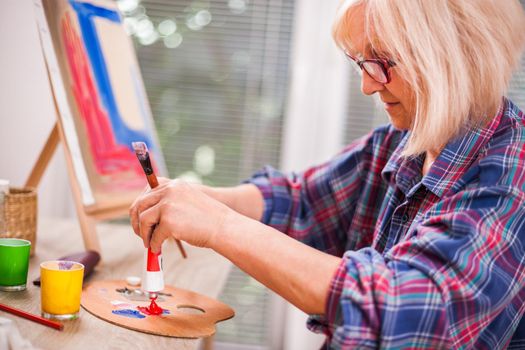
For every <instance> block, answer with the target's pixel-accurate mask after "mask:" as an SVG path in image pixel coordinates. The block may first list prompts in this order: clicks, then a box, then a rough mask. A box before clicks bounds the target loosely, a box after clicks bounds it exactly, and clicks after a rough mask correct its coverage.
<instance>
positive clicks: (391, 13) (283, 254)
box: [130, 0, 525, 349]
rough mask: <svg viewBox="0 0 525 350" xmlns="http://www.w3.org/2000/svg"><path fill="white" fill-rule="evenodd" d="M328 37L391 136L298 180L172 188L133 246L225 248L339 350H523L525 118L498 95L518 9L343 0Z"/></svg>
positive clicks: (137, 222)
mask: <svg viewBox="0 0 525 350" xmlns="http://www.w3.org/2000/svg"><path fill="white" fill-rule="evenodd" d="M334 38H335V40H336V42H337V43H338V44H339V46H340V47H341V48H342V49H343V51H344V52H345V54H346V55H347V56H348V57H349V58H350V59H351V60H352V61H354V62H355V64H356V65H357V67H358V68H360V70H361V71H362V85H361V89H362V92H363V93H364V94H366V95H372V94H377V95H378V97H379V99H380V100H381V101H382V102H383V105H384V108H385V109H386V111H387V113H388V115H389V117H390V121H391V125H387V126H384V127H380V128H378V129H376V130H373V131H372V132H371V133H370V134H369V135H367V136H365V137H363V138H361V139H360V140H358V141H356V142H354V143H352V144H351V145H349V146H348V147H347V148H346V149H344V150H343V151H342V152H341V153H340V154H339V155H338V156H336V157H335V158H334V159H332V160H330V161H328V162H327V163H325V164H322V165H319V166H315V167H312V168H310V169H308V170H306V171H304V172H301V173H298V174H283V173H281V172H278V171H276V170H274V169H272V168H270V167H267V168H265V169H264V170H262V171H261V172H259V173H257V174H256V175H255V176H254V177H253V178H252V179H251V180H249V181H248V183H246V184H243V185H240V186H238V187H235V188H209V187H205V186H196V185H189V184H185V183H182V182H178V181H169V180H167V179H164V180H163V185H162V186H160V187H159V188H158V189H155V190H153V191H150V192H146V193H145V194H143V195H142V196H140V197H139V198H138V199H137V200H136V201H135V203H134V204H133V206H132V208H131V210H130V213H131V218H132V224H133V228H134V230H135V232H136V233H137V234H139V235H140V236H141V237H142V239H143V240H144V245H145V246H151V247H152V249H153V250H158V249H160V246H161V243H162V242H163V241H164V240H165V239H166V238H168V237H169V236H173V237H175V238H178V239H181V240H184V241H186V242H188V243H190V244H193V245H196V246H200V247H208V248H212V249H214V250H215V251H217V252H218V253H219V254H222V255H224V256H225V257H226V258H228V259H230V260H231V261H232V262H233V263H235V264H236V265H237V266H239V267H240V268H241V269H243V270H244V271H246V272H247V273H248V274H250V275H251V276H253V277H254V278H256V279H257V280H259V281H261V282H262V283H263V284H265V285H266V286H268V287H269V288H271V289H273V290H274V291H276V292H277V293H278V294H280V295H281V296H283V297H284V298H285V299H287V300H288V301H290V302H291V303H293V304H294V305H296V306H297V307H298V308H300V309H302V310H303V311H305V312H306V313H309V314H311V317H310V320H309V327H310V328H311V329H312V330H314V331H318V332H324V333H325V334H326V335H327V342H326V345H327V347H329V348H378V347H381V348H427V349H452V348H473V349H505V348H516V349H517V348H524V347H525V318H524V313H525V116H524V114H523V113H522V112H521V111H520V110H519V109H518V107H517V106H516V105H515V104H513V103H512V102H511V101H509V100H508V99H506V98H505V97H503V96H504V94H505V92H506V89H507V86H508V83H509V80H510V78H511V75H512V71H513V69H514V68H516V66H517V65H518V63H519V61H520V56H521V53H522V51H523V47H524V45H525V14H524V11H523V8H522V7H521V5H520V3H519V2H518V1H517V0H503V1H502V0H396V1H391V0H360V1H356V0H346V1H343V2H342V4H341V6H340V9H339V13H338V15H337V19H336V22H335V25H334ZM283 233H285V234H283Z"/></svg>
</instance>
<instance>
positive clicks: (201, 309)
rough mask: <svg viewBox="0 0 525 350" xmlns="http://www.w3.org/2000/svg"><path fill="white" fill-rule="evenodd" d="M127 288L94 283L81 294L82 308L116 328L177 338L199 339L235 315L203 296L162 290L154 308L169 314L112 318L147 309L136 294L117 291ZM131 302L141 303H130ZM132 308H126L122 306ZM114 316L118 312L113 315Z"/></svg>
mask: <svg viewBox="0 0 525 350" xmlns="http://www.w3.org/2000/svg"><path fill="white" fill-rule="evenodd" d="M124 287H128V288H130V286H129V285H127V284H126V282H125V281H95V282H92V283H90V284H89V285H87V286H86V287H85V288H84V290H83V291H82V301H81V304H82V307H83V308H84V309H86V310H87V311H89V312H90V313H91V314H93V315H95V316H97V317H99V318H101V319H103V320H105V321H108V322H110V323H113V324H115V325H117V326H121V327H125V328H129V329H133V330H136V331H139V332H144V333H150V334H157V335H163V336H166V337H178V338H200V337H208V336H211V335H213V334H215V324H216V323H217V322H220V321H224V320H227V319H230V318H232V317H233V316H234V315H235V312H234V311H233V309H232V308H231V307H229V306H228V305H226V304H224V303H221V302H220V301H217V300H215V299H212V298H209V297H207V296H204V295H201V294H198V293H195V292H191V291H188V290H184V289H179V288H175V287H171V286H166V288H165V289H164V290H163V291H162V292H163V293H168V294H171V296H166V295H159V298H158V299H157V304H158V305H159V306H160V307H162V308H163V309H166V310H168V311H169V314H163V315H160V316H148V315H145V314H143V315H144V316H145V318H140V319H139V318H130V317H127V316H123V315H118V314H114V313H113V312H112V311H113V310H125V309H134V310H137V306H148V305H149V301H148V300H147V298H146V297H144V296H140V295H139V294H132V295H126V294H125V293H119V292H117V289H121V288H124ZM132 299H143V301H141V300H132ZM126 304H127V305H129V306H133V308H132V307H126V306H125V305H126ZM116 312H118V311H116Z"/></svg>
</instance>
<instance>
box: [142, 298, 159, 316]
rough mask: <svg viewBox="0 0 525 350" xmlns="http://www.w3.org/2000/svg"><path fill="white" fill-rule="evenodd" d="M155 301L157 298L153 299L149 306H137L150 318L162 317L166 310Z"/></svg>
mask: <svg viewBox="0 0 525 350" xmlns="http://www.w3.org/2000/svg"><path fill="white" fill-rule="evenodd" d="M155 299H157V298H151V303H150V304H149V306H137V310H139V311H140V312H142V313H143V314H146V315H149V316H158V315H162V312H163V311H164V310H163V309H162V308H161V307H160V306H158V305H157V303H156V302H155Z"/></svg>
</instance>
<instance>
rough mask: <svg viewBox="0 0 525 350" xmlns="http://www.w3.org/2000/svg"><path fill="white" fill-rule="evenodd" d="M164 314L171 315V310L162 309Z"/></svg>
mask: <svg viewBox="0 0 525 350" xmlns="http://www.w3.org/2000/svg"><path fill="white" fill-rule="evenodd" d="M162 314H163V315H169V314H170V310H166V309H162Z"/></svg>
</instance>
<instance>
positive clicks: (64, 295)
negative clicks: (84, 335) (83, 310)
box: [40, 261, 84, 320]
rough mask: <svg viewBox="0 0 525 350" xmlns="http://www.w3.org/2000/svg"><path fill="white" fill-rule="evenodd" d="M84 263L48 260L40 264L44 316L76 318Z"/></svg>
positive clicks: (60, 318)
mask: <svg viewBox="0 0 525 350" xmlns="http://www.w3.org/2000/svg"><path fill="white" fill-rule="evenodd" d="M83 277H84V265H82V264H80V263H77V262H74V261H46V262H43V263H41V264H40V289H41V291H40V293H41V294H40V297H41V298H40V300H41V303H42V305H41V306H42V307H41V309H42V316H43V317H46V318H54V319H59V320H68V319H75V318H77V317H78V312H79V310H80V295H81V294H82V279H83Z"/></svg>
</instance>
